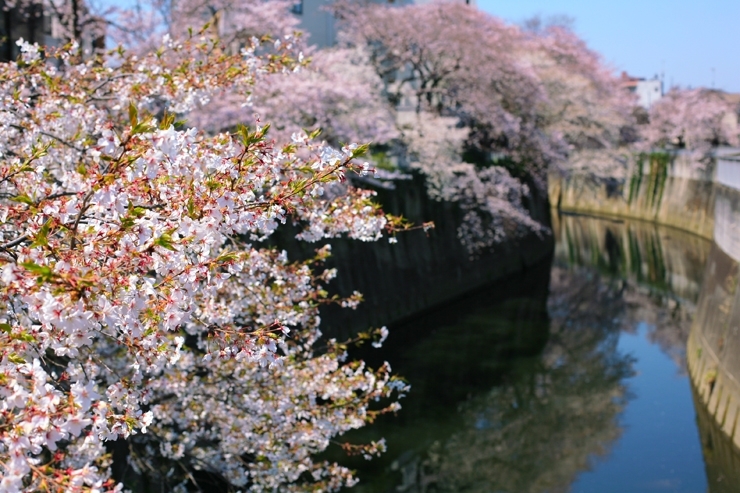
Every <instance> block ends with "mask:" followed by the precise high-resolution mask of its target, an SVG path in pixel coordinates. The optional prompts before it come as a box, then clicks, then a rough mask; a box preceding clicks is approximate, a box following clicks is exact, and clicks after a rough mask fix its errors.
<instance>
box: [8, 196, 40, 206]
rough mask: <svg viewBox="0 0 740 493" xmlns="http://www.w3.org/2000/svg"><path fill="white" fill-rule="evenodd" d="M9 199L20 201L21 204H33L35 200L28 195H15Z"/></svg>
mask: <svg viewBox="0 0 740 493" xmlns="http://www.w3.org/2000/svg"><path fill="white" fill-rule="evenodd" d="M10 200H12V201H13V202H20V203H21V204H28V205H34V204H35V202H34V201H33V200H31V197H29V196H28V195H25V194H24V195H16V196H15V197H12V198H11V199H10Z"/></svg>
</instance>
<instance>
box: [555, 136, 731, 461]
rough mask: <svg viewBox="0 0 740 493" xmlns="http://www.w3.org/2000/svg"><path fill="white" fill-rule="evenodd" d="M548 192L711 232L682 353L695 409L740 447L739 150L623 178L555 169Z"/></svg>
mask: <svg viewBox="0 0 740 493" xmlns="http://www.w3.org/2000/svg"><path fill="white" fill-rule="evenodd" d="M549 194H550V200H551V203H552V204H553V206H556V207H559V208H560V210H561V211H565V212H573V213H586V214H595V215H606V216H615V217H631V218H638V219H643V220H649V221H653V222H656V223H660V224H665V225H669V226H673V227H676V228H680V229H683V230H686V231H690V232H693V233H695V234H698V235H701V236H703V237H706V238H708V239H711V240H713V243H712V247H711V250H710V252H709V256H708V258H707V260H706V265H705V268H704V277H703V281H702V284H701V289H700V293H699V298H698V302H697V309H696V313H695V317H694V321H693V324H692V327H691V331H690V334H689V339H688V344H687V348H686V357H687V364H688V369H689V373H690V376H691V380H692V382H693V385H694V390H695V395H696V399H697V402H698V403H699V406H700V408H699V409H698V412H699V414H700V416H701V417H702V419H704V420H705V421H706V420H707V419H709V420H711V421H712V422H713V425H714V426H715V428H716V430H715V432H713V433H716V434H719V435H723V436H724V437H725V438H729V439H730V440H731V441H732V442H733V443H734V446H735V447H738V448H740V289H738V285H739V284H740V150H738V149H724V150H722V151H720V152H718V153H717V156H716V159H715V160H714V162H713V163H711V165H709V166H707V167H705V168H704V170H703V171H701V167H699V166H696V163H692V162H691V161H690V160H689V159H688V158H687V157H685V156H677V157H676V158H675V159H672V160H665V161H662V162H661V161H660V160H655V161H653V162H649V161H648V165H645V163H643V165H642V166H635V168H634V169H633V171H632V173H631V175H628V178H626V179H622V180H602V181H597V180H593V179H590V180H589V179H586V178H581V177H570V178H564V177H557V176H556V177H553V179H552V180H551V183H550V187H549ZM707 436H708V435H707Z"/></svg>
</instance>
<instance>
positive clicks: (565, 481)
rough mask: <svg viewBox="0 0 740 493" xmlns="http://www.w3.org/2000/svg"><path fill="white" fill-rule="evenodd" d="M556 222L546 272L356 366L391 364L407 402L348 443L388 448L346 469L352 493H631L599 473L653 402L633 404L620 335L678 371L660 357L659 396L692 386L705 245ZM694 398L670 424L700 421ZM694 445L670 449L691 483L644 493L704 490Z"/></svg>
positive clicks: (660, 234) (452, 313)
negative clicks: (353, 481)
mask: <svg viewBox="0 0 740 493" xmlns="http://www.w3.org/2000/svg"><path fill="white" fill-rule="evenodd" d="M554 223H555V224H554V226H555V228H554V230H555V233H556V239H557V240H558V244H557V247H556V254H555V259H554V261H553V265H552V266H550V265H546V266H542V268H541V269H539V270H537V269H535V270H533V271H531V272H529V273H527V275H526V276H523V277H518V278H516V279H512V280H511V281H509V282H506V283H501V285H499V286H497V287H495V288H494V289H492V290H490V291H487V292H480V293H478V294H476V295H475V296H471V297H468V298H467V299H465V300H461V301H460V302H458V303H456V304H453V305H451V306H448V307H446V308H445V309H443V310H439V311H437V312H434V313H430V314H428V315H426V316H423V317H420V318H419V319H417V320H414V321H413V322H412V323H409V324H407V325H406V326H402V327H395V328H394V330H393V331H392V332H391V337H390V338H389V340H388V342H387V343H386V346H385V347H384V349H383V350H382V352H376V353H374V354H373V353H369V354H363V355H362V356H363V357H364V358H366V359H368V360H371V361H372V360H373V359H375V360H376V361H379V360H388V361H390V362H391V363H392V365H393V367H394V370H395V371H397V372H399V373H400V374H402V375H404V376H405V377H406V378H407V379H408V380H409V382H410V383H411V385H412V391H411V393H410V395H409V397H407V398H406V399H405V400H404V402H403V406H404V407H403V410H402V411H401V412H400V413H399V414H398V416H395V417H394V416H388V417H384V418H383V419H380V420H379V421H378V422H376V423H375V424H374V425H373V426H372V427H369V428H366V429H363V430H358V432H357V433H356V434H355V435H354V436H351V437H349V438H350V440H368V439H376V438H379V437H381V436H382V437H385V438H386V440H387V443H388V453H387V454H385V456H384V457H383V458H381V459H380V460H374V461H372V462H360V461H357V462H355V463H350V464H348V465H350V467H354V468H357V469H358V470H359V475H360V478H361V480H362V481H361V483H360V485H358V487H356V491H360V492H391V491H396V492H415V493H421V492H433V491H434V492H457V491H466V492H497V491H498V492H512V493H513V492H532V493H544V492H551V493H552V492H559V491H563V492H564V491H571V489H572V485H574V484H577V485H583V484H585V483H583V482H582V481H581V482H577V480H579V478H580V477H582V473H583V472H584V471H587V470H594V471H595V472H594V473H589V474H591V476H592V477H590V479H589V481H591V483H594V481H595V483H594V484H596V485H597V487H598V488H599V491H626V490H620V489H619V486H618V484H619V482H618V481H616V482H615V481H614V480H613V479H610V481H611V482H610V483H607V482H605V481H606V478H607V477H608V475H606V473H605V474H602V475H601V476H599V474H598V472H599V470H601V469H600V467H601V465H602V464H604V463H606V462H608V461H609V460H612V458H613V457H621V456H623V455H624V454H625V453H627V454H628V455H629V451H626V452H625V451H623V450H619V451H618V453H616V452H615V453H612V450H613V448H614V447H615V444H619V443H632V442H635V438H634V437H632V438H631V439H630V440H625V439H620V437H622V436H623V435H625V433H627V435H629V430H630V428H629V427H630V426H632V424H633V423H630V422H626V423H625V422H624V417H625V416H629V413H625V407H626V406H630V405H631V402H633V400H634V401H635V402H639V401H640V399H645V398H649V396H645V395H639V394H635V395H633V393H632V390H631V389H632V387H633V386H634V385H633V384H631V382H639V379H640V378H641V377H640V376H636V377H634V378H632V377H633V374H634V371H633V368H635V366H634V360H633V358H632V356H631V354H630V353H627V352H625V351H624V350H623V349H622V348H621V347H620V334H621V333H622V332H623V331H627V332H630V333H633V334H635V333H637V327H638V326H639V327H643V328H644V331H646V332H647V337H648V339H649V340H651V341H652V342H654V343H657V344H658V345H659V347H661V349H662V350H663V352H664V353H665V354H666V355H668V356H669V357H670V358H671V359H672V360H673V361H675V363H676V364H675V365H674V364H672V363H671V362H670V360H668V359H666V358H663V359H664V360H665V363H664V364H667V365H669V366H670V367H672V368H673V370H672V371H668V372H664V373H665V375H666V377H665V378H666V382H665V383H662V382H661V383H660V385H666V386H671V385H674V384H675V382H674V381H676V382H679V383H680V385H688V383H687V380H686V378H685V376H684V377H681V376H678V375H679V374H680V372H681V369H682V368H683V361H684V357H683V355H684V351H685V349H684V345H685V340H686V335H687V334H688V329H689V326H690V314H691V312H692V310H693V309H694V306H695V304H696V300H697V297H698V293H699V289H700V278H701V274H702V270H703V264H704V262H705V260H706V257H707V252H708V249H709V244H708V242H706V241H704V240H701V239H699V238H696V237H694V236H691V235H683V234H681V233H680V232H676V231H671V230H662V229H656V228H654V227H653V226H650V225H645V224H625V223H619V222H613V221H603V220H596V219H591V218H583V217H562V218H559V219H557V218H556V219H555V220H554ZM635 337H637V336H635ZM640 337H641V339H640V340H643V341H644V340H645V339H644V337H642V332H641V333H640ZM661 358H662V357H661ZM640 368H641V369H642V368H647V367H645V366H644V365H643V366H640ZM677 369H678V372H677V371H676V370H677ZM641 371H644V370H641ZM634 387H635V388H638V389H641V388H643V387H644V386H643V387H640V386H639V385H637V386H634ZM686 392H687V395H686V397H687V398H686V399H684V401H685V402H683V404H680V403H679V404H678V405H677V407H678V408H679V409H677V410H676V412H681V413H684V414H685V413H689V414H690V416H689V418H690V420H689V421H692V420H693V408H692V407H691V401H690V398H689V397H688V387H686ZM684 421H686V420H684ZM625 425H627V427H628V428H625ZM634 426H635V428H640V424H639V423H634ZM692 426H693V425H692ZM625 430H626V431H625ZM686 435H687V437H686V439H685V440H684V439H683V438H681V437H679V438H680V440H679V441H678V442H676V443H678V445H676V444H675V443H671V444H667V445H668V446H672V447H675V446H679V447H684V448H686V449H687V452H686V454H684V456H686V457H691V458H695V460H693V459H692V460H693V462H694V464H693V466H692V467H693V468H689V469H691V471H679V473H678V476H681V475H682V474H683V476H681V477H680V478H678V479H675V478H673V477H671V478H673V479H671V481H673V482H665V481H667V480H665V478H666V477H667V476H665V475H663V476H658V473H656V478H658V479H657V480H656V481H652V480H651V479H650V478H648V480H649V481H646V482H645V484H651V485H653V486H655V485H660V484H663V485H664V486H665V485H667V484H671V485H676V484H679V483H680V482H681V481H684V480H685V479H686V477H684V476H686V475H687V474H688V475H694V476H697V477H693V478H688V480H686V481H684V484H692V485H696V484H706V481H705V479H704V472H703V467H702V464H701V457H700V454H699V440H698V437H697V433H696V429H695V428H694V429H693V430H689V432H688V433H686ZM684 442H686V443H684ZM636 443H637V445H636V446H640V443H639V439H638V440H637V442H636ZM692 454H694V455H692ZM665 455H666V456H671V454H665ZM345 462H346V461H345ZM594 474H596V476H594ZM661 474H662V473H661ZM666 474H667V473H666ZM602 476H603V478H602ZM678 476H677V477H678ZM594 477H595V478H596V479H594ZM599 478H602V479H599ZM579 481H580V480H579ZM599 481H602V483H599ZM651 481H652V482H651ZM661 481H663V482H662V483H661ZM676 481H678V482H676ZM591 483H589V484H591ZM622 484H627V483H622ZM615 485H617V486H615ZM615 488H616V489H615ZM646 488H647V487H646ZM576 489H577V491H581V490H579V489H578V488H576ZM583 491H587V490H583ZM630 491H637V490H630ZM644 491H651V489H650V488H647V489H645V490H644ZM676 491H678V489H676Z"/></svg>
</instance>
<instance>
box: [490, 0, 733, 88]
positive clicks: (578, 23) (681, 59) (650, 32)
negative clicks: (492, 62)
mask: <svg viewBox="0 0 740 493" xmlns="http://www.w3.org/2000/svg"><path fill="white" fill-rule="evenodd" d="M477 3H478V8H479V9H480V10H483V11H484V12H488V13H490V14H493V15H495V16H497V17H501V18H503V19H505V20H507V21H509V22H512V23H516V24H520V23H522V21H524V20H525V19H527V18H530V17H532V16H533V15H536V14H539V15H540V16H541V17H542V18H543V19H547V18H548V17H550V16H562V15H567V16H569V17H572V18H574V20H575V23H574V25H573V30H574V31H575V32H576V33H577V34H578V35H579V36H580V37H581V38H583V39H584V40H585V41H586V43H587V44H588V46H589V47H590V48H591V49H593V50H595V51H597V52H599V53H601V55H602V56H603V58H604V60H605V61H606V62H607V63H608V64H609V65H611V66H612V67H613V68H614V69H615V70H617V71H619V72H621V71H622V70H624V71H627V73H629V74H630V75H633V76H637V77H646V78H652V77H654V76H655V75H660V74H661V73H664V74H665V76H664V81H665V88H666V89H668V88H670V87H671V86H672V85H678V86H681V87H689V86H690V87H700V86H703V87H714V88H716V89H722V90H724V91H729V92H738V93H740V0H703V1H697V0H670V1H668V0H616V1H615V0H610V1H604V0H477Z"/></svg>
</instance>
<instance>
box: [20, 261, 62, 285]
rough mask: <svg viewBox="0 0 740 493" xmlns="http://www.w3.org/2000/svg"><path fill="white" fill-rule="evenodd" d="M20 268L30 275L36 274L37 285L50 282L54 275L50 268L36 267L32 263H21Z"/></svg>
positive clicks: (46, 266) (44, 266)
mask: <svg viewBox="0 0 740 493" xmlns="http://www.w3.org/2000/svg"><path fill="white" fill-rule="evenodd" d="M21 266H23V267H24V268H25V269H26V270H27V271H29V272H31V273H32V274H36V275H37V276H38V278H37V279H36V282H37V283H39V284H43V283H45V282H49V281H51V280H52V279H53V278H54V275H55V274H54V271H53V270H51V267H49V266H48V265H38V264H36V263H34V262H23V263H22V264H21Z"/></svg>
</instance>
